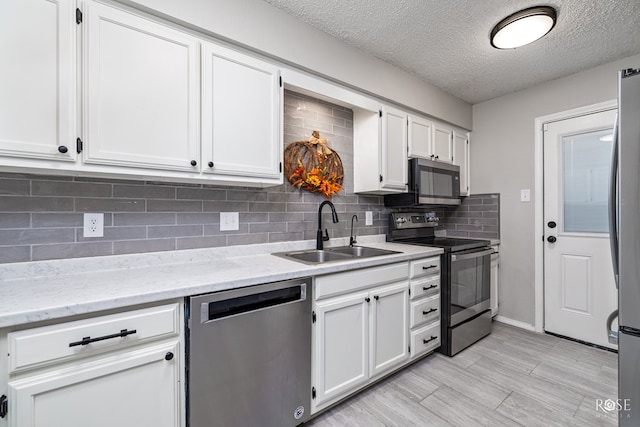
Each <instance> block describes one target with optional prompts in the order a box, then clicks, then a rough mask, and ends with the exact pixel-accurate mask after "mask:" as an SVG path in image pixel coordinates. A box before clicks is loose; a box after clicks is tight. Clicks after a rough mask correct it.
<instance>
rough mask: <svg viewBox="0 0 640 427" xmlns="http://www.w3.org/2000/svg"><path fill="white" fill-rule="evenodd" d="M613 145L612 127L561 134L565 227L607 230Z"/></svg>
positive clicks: (578, 230) (574, 229) (603, 231)
mask: <svg viewBox="0 0 640 427" xmlns="http://www.w3.org/2000/svg"><path fill="white" fill-rule="evenodd" d="M612 146H613V142H612V130H611V129H605V130H599V131H596V132H587V133H581V134H578V135H571V136H564V137H563V138H562V154H563V155H562V159H563V160H562V178H563V195H564V197H563V215H564V221H563V224H564V231H566V232H582V233H608V231H609V222H608V221H609V215H608V209H607V202H608V191H609V179H610V178H609V175H610V170H611V148H612Z"/></svg>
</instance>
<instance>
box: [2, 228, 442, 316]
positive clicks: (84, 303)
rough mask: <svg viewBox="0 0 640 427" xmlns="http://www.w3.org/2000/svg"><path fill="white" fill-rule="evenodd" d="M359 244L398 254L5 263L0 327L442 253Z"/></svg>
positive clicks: (254, 252) (185, 254) (342, 241)
mask: <svg viewBox="0 0 640 427" xmlns="http://www.w3.org/2000/svg"><path fill="white" fill-rule="evenodd" d="M347 244H348V238H336V239H332V240H331V241H330V242H328V243H327V244H326V246H327V247H331V246H344V245H347ZM358 244H359V245H362V246H370V247H376V248H382V249H389V250H394V251H400V252H401V253H399V254H392V255H384V256H378V257H372V258H364V259H353V260H347V261H339V262H331V263H326V264H319V265H306V264H302V263H300V262H296V261H291V260H288V259H284V258H281V257H277V256H273V255H271V254H272V253H275V252H288V251H293V250H303V249H312V248H314V247H315V241H311V240H305V241H298V242H288V243H268V244H259V245H248V246H229V247H222V248H207V249H192V250H182V251H172V252H155V253H146V254H132V255H114V256H102V257H91V258H76V259H66V260H54V261H37V262H25V263H15V264H0V286H1V287H2V288H1V289H2V298H0V327H10V326H16V325H21V324H26V323H31V322H38V321H43V320H50V319H62V318H64V317H67V316H72V315H78V314H88V313H94V312H99V311H102V310H110V309H118V308H125V307H128V306H133V305H137V304H145V303H153V302H160V301H163V300H169V299H175V298H181V297H186V296H190V295H197V294H203V293H208V292H216V291H221V290H226V289H232V288H239V287H244V286H251V285H256V284H260V283H268V282H275V281H280V280H288V279H295V278H299V277H307V276H317V275H322V274H330V273H336V272H340V271H345V270H352V269H357V268H363V267H371V266H376V265H382V264H388V263H393V262H400V261H407V260H411V259H417V258H422V257H425V256H433V255H439V254H441V253H442V249H438V248H429V247H425V246H412V245H402V244H397V243H387V242H385V241H384V235H379V236H359V237H358Z"/></svg>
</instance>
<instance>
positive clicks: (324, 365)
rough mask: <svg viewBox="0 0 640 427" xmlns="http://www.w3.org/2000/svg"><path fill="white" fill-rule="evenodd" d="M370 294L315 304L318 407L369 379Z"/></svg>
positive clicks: (316, 397) (347, 296) (343, 297)
mask: <svg viewBox="0 0 640 427" xmlns="http://www.w3.org/2000/svg"><path fill="white" fill-rule="evenodd" d="M367 297H368V293H367V292H358V293H355V294H350V295H346V296H341V297H336V298H331V299H328V300H325V301H319V302H318V303H317V304H316V309H315V315H316V328H315V331H316V336H315V354H316V372H315V373H316V375H315V379H316V381H315V382H314V384H315V389H316V396H315V402H316V405H319V404H322V403H323V402H326V401H330V400H332V399H334V398H336V397H340V396H343V395H345V394H346V393H347V392H349V391H351V390H353V389H355V388H358V386H361V385H364V384H365V383H366V382H367V381H368V379H369V359H368V356H369V307H368V304H367V302H366V298H367Z"/></svg>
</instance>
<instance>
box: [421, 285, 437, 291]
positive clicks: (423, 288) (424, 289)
mask: <svg viewBox="0 0 640 427" xmlns="http://www.w3.org/2000/svg"><path fill="white" fill-rule="evenodd" d="M437 287H438V285H431V286H427V287H426V288H425V287H424V286H423V287H422V290H423V291H428V290H429V289H433V288H437Z"/></svg>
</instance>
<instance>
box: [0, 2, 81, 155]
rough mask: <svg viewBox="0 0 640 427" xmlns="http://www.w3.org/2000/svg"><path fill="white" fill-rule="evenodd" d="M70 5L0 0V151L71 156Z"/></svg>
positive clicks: (73, 136) (73, 151) (72, 44)
mask: <svg viewBox="0 0 640 427" xmlns="http://www.w3.org/2000/svg"><path fill="white" fill-rule="evenodd" d="M74 3H75V2H72V1H71V0H58V1H56V0H4V1H2V2H0V58H1V61H2V65H0V67H1V70H2V71H0V73H1V75H2V77H1V78H0V155H3V156H13V157H30V158H39V159H51V160H67V161H73V160H75V158H76V147H75V141H76V117H75V115H76V113H75V102H76V101H75V96H76V95H75V94H76V91H75V84H76V80H75V77H76V72H75V67H76V62H75V60H76V58H75V55H76V53H75V51H76V49H75V45H76V43H75V37H76V34H75V27H76V23H75V7H73V4H74Z"/></svg>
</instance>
